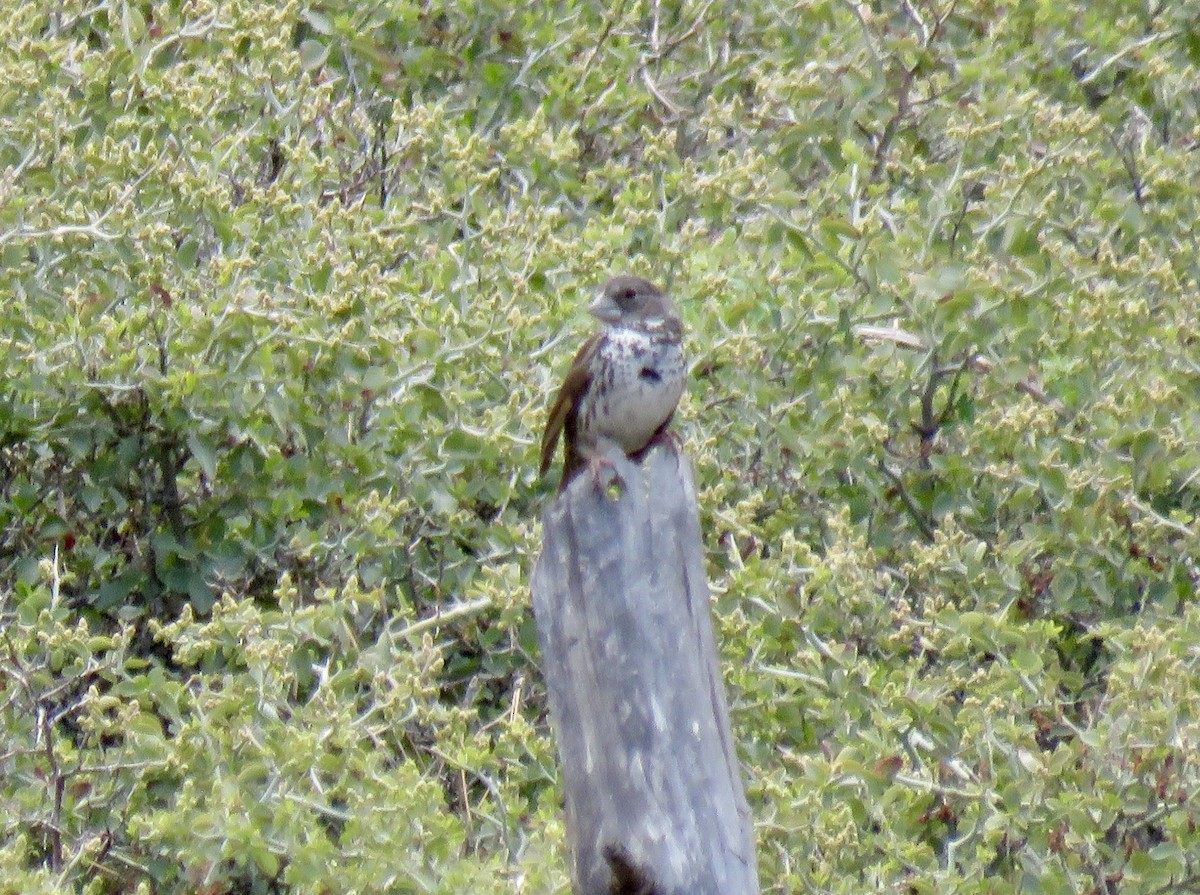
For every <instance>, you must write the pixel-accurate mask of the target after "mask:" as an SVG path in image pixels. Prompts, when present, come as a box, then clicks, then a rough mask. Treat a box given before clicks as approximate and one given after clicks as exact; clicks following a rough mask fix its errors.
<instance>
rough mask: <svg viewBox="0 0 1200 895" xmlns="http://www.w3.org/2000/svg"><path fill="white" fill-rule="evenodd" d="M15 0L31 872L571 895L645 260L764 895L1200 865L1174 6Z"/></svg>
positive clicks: (23, 884) (6, 592)
mask: <svg viewBox="0 0 1200 895" xmlns="http://www.w3.org/2000/svg"><path fill="white" fill-rule="evenodd" d="M2 12H3V14H2V15H0V34H2V35H3V46H4V52H3V53H2V54H0V114H2V121H3V127H2V128H0V284H2V287H0V288H2V291H3V295H4V299H3V302H0V324H2V325H0V362H2V363H3V384H2V386H0V620H2V627H3V631H2V633H0V640H2V643H0V807H2V810H0V830H2V834H0V892H4V893H9V892H11V893H38V892H90V893H118V892H203V893H208V895H219V893H259V892H285V891H288V892H290V891H297V892H318V893H326V892H374V891H389V892H456V893H463V892H479V893H494V892H527V893H549V892H565V891H566V890H567V882H566V876H565V854H564V838H563V837H564V833H563V829H562V823H561V818H560V812H559V798H560V796H559V790H558V788H557V784H556V776H555V775H556V771H555V759H554V746H553V741H552V739H551V736H550V732H549V728H548V725H547V719H546V712H545V701H544V692H543V687H542V684H541V681H540V679H539V677H538V672H537V664H536V650H535V636H534V631H533V629H532V623H531V619H530V612H529V600H528V595H527V584H526V582H527V580H528V573H529V570H530V568H531V566H532V562H533V559H534V557H535V556H536V553H537V550H538V544H539V531H538V529H539V526H538V521H537V520H538V516H539V512H540V509H541V507H543V506H544V504H545V502H546V500H548V499H549V497H550V495H551V493H552V487H551V483H548V482H541V481H538V480H537V477H536V476H535V474H534V470H535V466H536V443H537V439H538V437H539V431H540V429H539V427H540V425H541V423H542V421H543V418H544V412H545V407H546V403H547V400H548V397H549V395H550V394H551V393H552V391H553V388H554V386H555V384H556V380H557V377H558V376H560V375H561V373H562V369H563V365H564V364H565V363H566V361H567V359H568V358H569V356H570V353H571V352H572V351H573V349H574V346H575V345H576V344H577V342H578V340H579V339H580V338H582V335H583V333H584V331H585V328H586V326H587V323H586V322H585V321H584V319H583V315H582V314H581V313H580V308H581V305H582V303H583V302H584V301H585V300H586V296H587V294H588V293H589V292H590V291H591V290H592V289H593V288H594V287H595V286H596V285H597V284H598V283H599V282H600V281H601V280H602V279H603V278H604V276H606V275H607V274H609V273H615V272H621V271H626V270H629V271H633V272H637V273H640V274H643V275H646V276H649V277H651V278H653V279H655V280H656V281H659V282H661V283H663V284H665V285H667V286H669V287H670V288H671V290H672V291H673V293H674V294H675V295H676V297H677V298H678V300H679V302H680V304H681V306H682V309H683V314H684V317H685V320H686V323H687V326H688V330H689V335H688V339H689V350H690V352H691V355H692V358H693V368H692V374H693V375H692V379H691V384H690V388H689V392H688V394H687V396H686V397H685V399H684V402H683V406H682V408H681V412H680V414H679V417H678V419H679V429H680V430H681V433H682V436H683V439H684V442H685V444H686V449H687V451H688V453H689V455H690V456H691V457H692V458H693V461H694V463H695V465H696V468H697V477H698V481H699V485H700V489H701V495H700V496H701V503H702V513H703V524H704V529H705V531H706V535H707V543H706V547H707V550H708V556H709V576H710V582H711V584H712V587H713V591H714V612H715V616H716V620H717V626H718V636H719V640H720V642H721V644H722V648H723V651H724V659H725V665H726V669H727V682H728V686H729V688H730V693H731V699H732V709H733V716H734V725H735V734H736V737H737V740H738V744H739V749H740V753H741V756H742V758H743V762H744V766H745V773H746V777H747V781H748V787H749V796H750V800H751V805H752V809H753V812H754V815H755V819H756V822H757V837H758V848H759V862H760V872H761V876H762V880H763V886H764V891H766V892H772V893H788V892H829V893H842V892H845V893H851V892H861V891H868V890H878V891H888V892H904V893H926V892H929V893H934V892H936V893H951V892H953V893H970V892H988V893H1006V892H1014V893H1015V892H1022V893H1036V892H1055V893H1059V892H1085V893H1097V895H1108V893H1134V892H1136V893H1167V892H1186V891H1198V890H1200V858H1198V857H1197V856H1198V855H1200V833H1198V832H1197V815H1198V813H1200V726H1198V718H1200V670H1198V668H1197V665H1198V663H1200V652H1198V650H1197V646H1196V644H1197V643H1198V642H1200V608H1198V607H1197V603H1196V599H1195V596H1196V586H1197V581H1198V579H1200V543H1198V542H1200V523H1198V522H1197V510H1198V508H1200V360H1198V358H1200V348H1198V343H1197V339H1198V336H1197V333H1196V320H1197V311H1198V308H1200V303H1198V300H1197V289H1198V282H1197V281H1198V279H1200V276H1198V274H1200V260H1198V259H1200V252H1198V251H1197V250H1198V245H1197V241H1198V240H1197V235H1196V234H1197V228H1196V225H1195V222H1196V220H1197V219H1198V218H1200V176H1197V175H1198V171H1200V164H1198V157H1200V156H1198V153H1200V92H1198V91H1197V86H1196V85H1197V84H1198V83H1200V25H1198V24H1197V23H1198V22H1200V5H1198V4H1197V3H1195V2H1181V3H1167V2H1158V0H1155V2H1146V0H1140V2H1128V0H1111V2H1108V3H1104V4H1086V3H1080V2H1054V3H1050V2H1035V0H1029V2H1011V3H1001V2H987V0H979V2H974V3H968V2H959V3H954V2H951V0H941V2H932V3H930V2H923V0H908V2H901V3H899V4H891V3H882V2H879V3H857V2H850V0H836V2H835V0H829V2H821V0H815V2H811V3H805V4H802V5H795V6H788V5H779V4H772V3H766V2H761V0H747V2H743V3H739V4H735V5H734V4H730V5H726V4H720V3H716V2H712V0H710V2H697V3H669V2H659V0H647V2H631V0H624V2H618V3H616V4H613V5H603V4H585V3H581V2H579V0H561V2H557V3H549V4H543V3H537V4H534V3H525V4H515V5H506V4H494V3H488V2H470V0H463V2H459V3H445V4H441V3H420V4H416V3H407V2H396V3H392V4H371V3H366V2H360V3H354V4H346V5H342V4H336V3H326V4H306V3H304V2H298V0H293V2H284V3H279V4H259V3H242V2H227V3H226V2H208V0H184V2H175V0H170V2H163V3H127V2H118V0H101V2H99V3H86V4H85V3H80V2H75V0H69V2H66V3H62V4H50V3H46V2H35V3H23V2H17V0H5V2H4V4H3V10H2Z"/></svg>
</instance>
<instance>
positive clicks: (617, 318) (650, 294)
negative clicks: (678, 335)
mask: <svg viewBox="0 0 1200 895" xmlns="http://www.w3.org/2000/svg"><path fill="white" fill-rule="evenodd" d="M588 313H589V314H591V315H592V316H593V317H595V318H597V319H598V320H601V321H603V322H604V323H608V324H615V325H619V324H626V325H629V324H637V323H648V322H651V321H656V320H658V321H667V320H672V319H676V318H678V316H679V315H678V313H677V312H676V310H675V305H674V304H673V303H672V302H671V299H670V298H668V297H667V296H666V294H664V293H663V292H662V290H660V289H659V288H658V287H657V286H655V285H654V284H653V283H650V282H648V281H647V280H643V279H642V278H641V277H631V276H620V277H613V278H612V279H611V280H609V281H608V282H607V283H605V284H604V288H603V289H601V290H600V294H599V295H598V296H596V300H595V301H594V302H592V303H591V305H589V306H588Z"/></svg>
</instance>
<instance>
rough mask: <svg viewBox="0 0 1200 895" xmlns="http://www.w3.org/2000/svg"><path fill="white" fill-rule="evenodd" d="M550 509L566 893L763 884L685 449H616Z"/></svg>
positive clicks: (541, 584) (547, 640)
mask: <svg viewBox="0 0 1200 895" xmlns="http://www.w3.org/2000/svg"><path fill="white" fill-rule="evenodd" d="M614 462H615V465H616V467H617V470H618V472H619V473H620V476H621V478H622V479H623V480H624V482H625V488H624V490H623V492H622V493H621V494H620V496H619V497H615V498H614V497H612V496H607V495H603V494H598V493H597V491H596V488H595V487H594V484H593V481H592V478H591V476H590V475H588V474H586V473H585V474H583V475H580V476H578V477H577V479H576V480H575V481H574V482H573V483H572V484H571V485H570V486H569V487H568V488H567V490H566V491H564V492H563V494H562V495H560V497H559V498H558V500H556V501H555V503H554V504H553V506H551V507H550V509H549V510H548V511H547V512H546V515H545V520H544V523H545V524H544V529H545V543H544V546H543V550H542V555H541V557H540V558H539V560H538V563H537V567H536V568H535V569H534V573H533V605H534V613H535V615H536V619H537V626H538V635H539V639H540V642H541V649H542V673H543V676H544V677H545V679H546V686H547V688H548V691H549V696H550V714H551V719H552V721H553V724H554V729H555V734H556V736H557V739H558V753H559V759H560V762H561V767H562V779H563V790H564V796H565V801H566V825H567V837H568V844H569V848H570V861H571V879H572V885H573V889H574V893H575V895H617V893H621V895H633V893H637V895H758V891H759V889H758V870H757V867H756V865H755V858H754V831H753V827H752V824H751V819H750V812H749V809H748V808H747V805H746V799H745V795H744V792H743V790H742V783H741V777H740V773H739V769H738V761H737V756H736V755H735V753H734V748H733V741H732V737H731V735H730V727H729V709H728V706H727V705H726V701H725V690H724V686H723V684H722V682H721V672H720V668H719V666H718V662H717V651H716V644H715V641H714V638H713V630H712V619H711V616H710V612H709V605H708V585H707V583H706V580H705V574H704V560H703V552H702V542H701V536H700V520H699V514H698V511H697V507H696V490H695V484H694V482H693V480H692V475H691V469H690V464H689V463H688V462H687V461H686V460H685V459H683V458H682V457H680V456H679V455H678V454H676V453H674V452H672V451H668V450H664V449H661V448H658V449H655V450H653V451H651V453H650V455H649V456H648V457H647V458H646V460H645V463H644V465H643V466H642V467H638V466H635V465H634V464H632V463H630V462H629V461H627V460H625V459H624V458H617V459H616V460H615V461H614Z"/></svg>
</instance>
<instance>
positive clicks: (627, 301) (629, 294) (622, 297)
mask: <svg viewBox="0 0 1200 895" xmlns="http://www.w3.org/2000/svg"><path fill="white" fill-rule="evenodd" d="M636 297H637V290H636V289H632V288H629V287H626V288H624V289H622V290H621V291H620V292H618V293H617V304H619V305H620V306H621V307H623V308H627V307H629V306H630V305H631V304H633V300H634V299H635V298H636Z"/></svg>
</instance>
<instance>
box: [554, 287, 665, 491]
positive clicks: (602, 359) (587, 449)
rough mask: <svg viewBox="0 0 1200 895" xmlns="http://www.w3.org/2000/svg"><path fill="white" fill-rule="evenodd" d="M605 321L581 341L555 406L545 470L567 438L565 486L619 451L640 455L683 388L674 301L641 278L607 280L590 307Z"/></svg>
mask: <svg viewBox="0 0 1200 895" xmlns="http://www.w3.org/2000/svg"><path fill="white" fill-rule="evenodd" d="M588 312H589V313H590V314H591V315H592V316H593V317H596V318H597V319H598V320H599V321H600V323H601V326H600V328H599V329H597V330H596V332H594V333H593V334H592V335H591V337H590V338H589V339H588V340H587V341H586V342H584V343H583V346H582V347H581V348H580V349H579V352H578V353H577V354H576V355H575V360H574V361H572V362H571V369H570V371H569V372H568V373H567V378H566V379H565V380H564V381H563V384H562V388H560V389H559V390H558V396H557V397H556V398H555V399H554V404H553V406H552V407H551V409H550V419H549V421H548V422H547V423H546V431H545V433H543V435H542V465H541V473H542V474H545V472H546V470H547V469H549V468H550V464H551V463H553V462H554V452H555V448H557V446H558V438H559V435H562V436H563V442H564V452H563V474H562V480H561V481H560V482H559V485H558V489H559V490H560V491H561V490H562V489H563V488H565V487H566V486H567V483H568V482H570V480H571V479H572V478H573V477H574V476H575V474H576V473H577V472H579V470H580V469H581V468H582V467H583V466H584V465H585V464H589V465H592V467H593V469H594V470H595V471H596V475H597V479H596V481H597V484H599V481H600V480H599V472H598V468H599V467H600V466H602V465H604V464H605V463H607V462H608V461H607V460H606V454H607V453H608V452H609V451H611V450H613V449H615V448H620V449H621V450H622V451H624V452H625V454H627V455H630V456H636V455H637V454H638V453H640V452H641V451H643V450H645V449H646V448H647V447H649V446H650V444H652V443H653V442H655V441H657V440H658V439H659V438H660V437H661V436H662V434H663V433H664V432H665V431H666V429H667V425H668V424H669V423H670V422H671V415H672V414H674V413H675V405H676V404H678V403H679V396H680V394H682V393H683V382H684V377H685V375H686V369H687V363H686V361H685V359H684V356H683V344H682V340H683V324H682V323H681V322H680V320H679V313H678V312H677V311H676V310H675V305H674V304H673V303H672V301H671V299H670V298H668V297H667V296H666V295H665V294H663V293H662V292H661V291H660V290H659V289H658V288H656V287H655V286H653V285H652V284H650V283H648V282H647V281H646V280H643V279H641V278H640V277H630V276H621V277H614V278H613V279H611V280H609V281H608V282H607V283H606V284H605V285H604V288H603V289H601V290H600V295H599V296H598V297H597V298H596V300H595V301H594V302H592V304H591V305H590V306H589V307H588Z"/></svg>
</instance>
